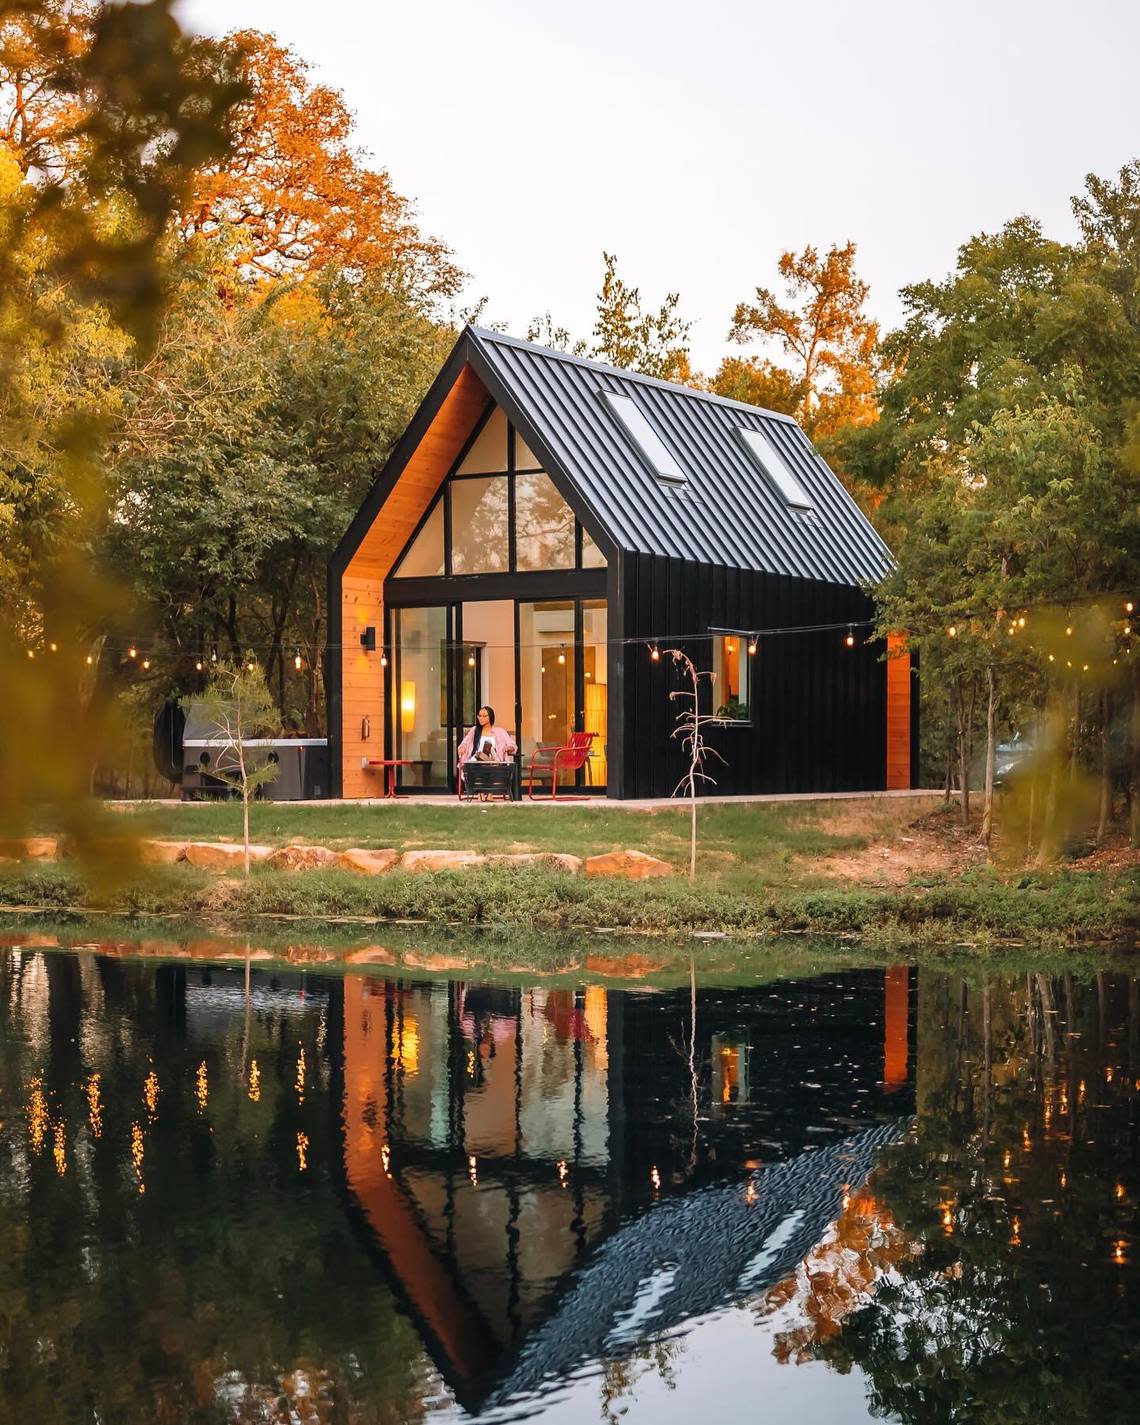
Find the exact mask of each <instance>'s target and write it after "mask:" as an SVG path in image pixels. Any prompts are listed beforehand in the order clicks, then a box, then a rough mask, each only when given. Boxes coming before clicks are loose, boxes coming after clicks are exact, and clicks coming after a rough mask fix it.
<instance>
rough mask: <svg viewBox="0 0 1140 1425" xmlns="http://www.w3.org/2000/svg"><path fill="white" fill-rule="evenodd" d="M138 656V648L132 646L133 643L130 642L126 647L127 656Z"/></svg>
mask: <svg viewBox="0 0 1140 1425" xmlns="http://www.w3.org/2000/svg"><path fill="white" fill-rule="evenodd" d="M138 656H139V651H138V649H137V648H136V647H135V646H134V644H133V643H132V644H131V646H130V647H129V648H128V649H127V657H128V658H137V657H138Z"/></svg>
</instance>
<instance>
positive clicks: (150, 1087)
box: [143, 1069, 158, 1123]
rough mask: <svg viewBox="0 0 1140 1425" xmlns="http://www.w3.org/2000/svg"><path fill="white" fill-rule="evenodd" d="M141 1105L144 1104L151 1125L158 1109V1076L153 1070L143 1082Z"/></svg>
mask: <svg viewBox="0 0 1140 1425" xmlns="http://www.w3.org/2000/svg"><path fill="white" fill-rule="evenodd" d="M143 1103H145V1104H146V1116H147V1117H148V1118H149V1119H150V1121H151V1122H152V1123H153V1122H154V1115H155V1112H156V1111H157V1109H158V1075H157V1074H156V1073H155V1071H154V1070H153V1069H151V1071H150V1073H149V1074H147V1076H146V1078H145V1079H144V1080H143Z"/></svg>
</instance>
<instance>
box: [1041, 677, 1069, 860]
mask: <svg viewBox="0 0 1140 1425" xmlns="http://www.w3.org/2000/svg"><path fill="white" fill-rule="evenodd" d="M1063 697H1064V694H1063V693H1062V692H1061V690H1059V689H1058V690H1056V691H1055V692H1054V693H1053V694H1052V698H1051V701H1052V708H1051V710H1050V713H1049V728H1048V737H1047V739H1046V747H1047V749H1048V754H1049V768H1048V782H1047V784H1046V786H1047V789H1046V793H1045V810H1044V814H1043V816H1042V821H1041V841H1040V843H1039V845H1038V847H1037V864H1038V865H1039V866H1047V865H1048V864H1049V863H1050V861H1052V860H1053V857H1054V856H1055V855H1056V853H1057V793H1058V789H1059V787H1060V783H1061V764H1062V761H1063V759H1064V755H1065V713H1064V703H1063V701H1062V700H1063Z"/></svg>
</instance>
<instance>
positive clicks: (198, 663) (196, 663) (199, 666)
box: [194, 658, 202, 673]
mask: <svg viewBox="0 0 1140 1425" xmlns="http://www.w3.org/2000/svg"><path fill="white" fill-rule="evenodd" d="M194 667H195V669H196V670H197V671H198V672H199V673H200V672H201V671H202V660H201V659H200V658H196V659H195V660H194Z"/></svg>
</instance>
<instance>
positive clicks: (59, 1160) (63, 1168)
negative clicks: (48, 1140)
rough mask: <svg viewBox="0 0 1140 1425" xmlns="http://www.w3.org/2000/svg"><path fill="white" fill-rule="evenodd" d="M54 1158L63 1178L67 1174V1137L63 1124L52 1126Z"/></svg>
mask: <svg viewBox="0 0 1140 1425" xmlns="http://www.w3.org/2000/svg"><path fill="white" fill-rule="evenodd" d="M51 1152H52V1157H53V1158H54V1159H55V1170H56V1172H57V1173H58V1174H59V1176H60V1177H61V1178H62V1177H63V1175H64V1173H66V1172H67V1135H66V1132H65V1130H64V1126H63V1124H62V1123H56V1124H54V1125H53V1126H52V1150H51Z"/></svg>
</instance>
